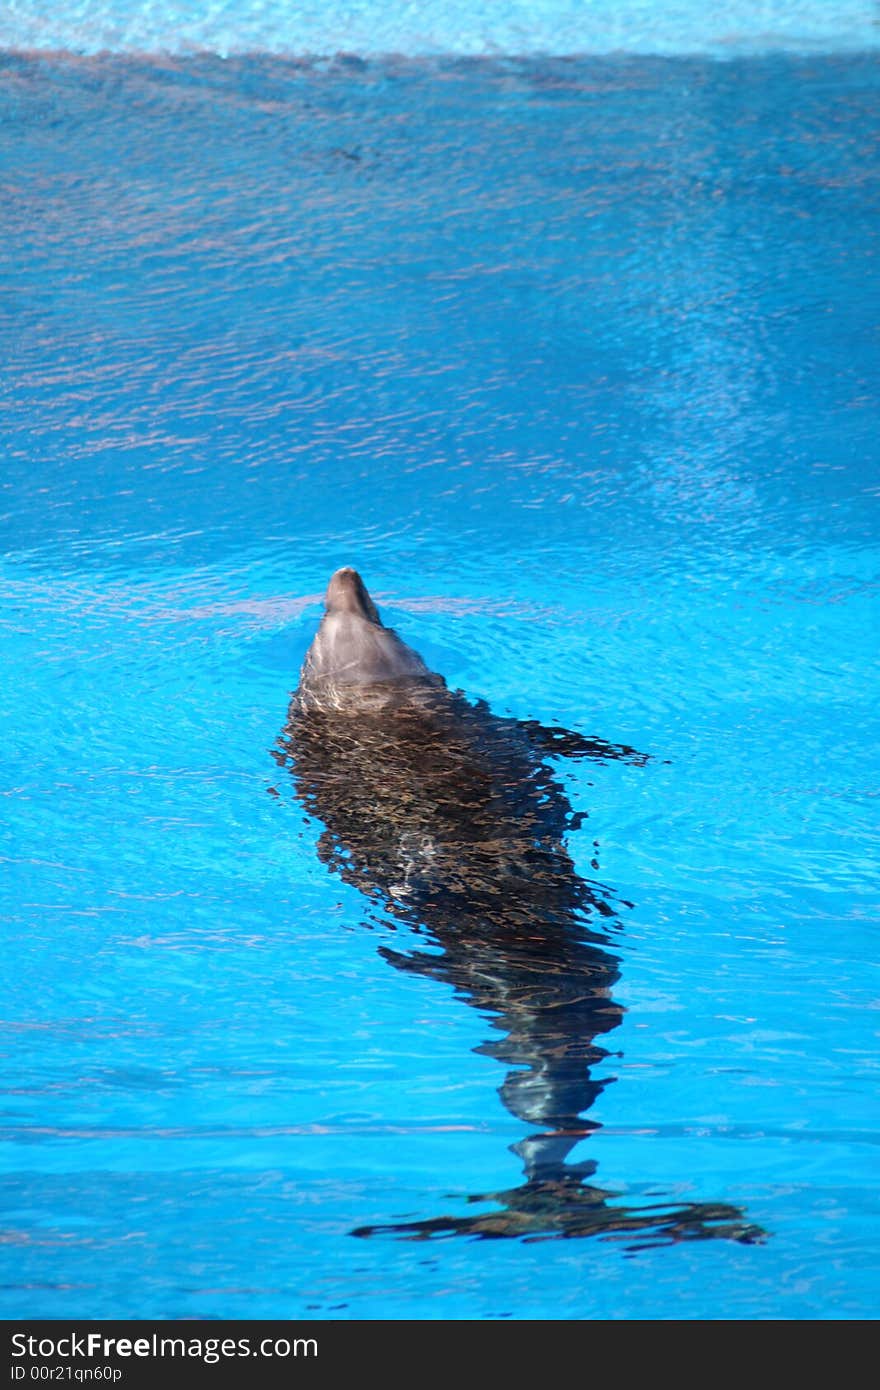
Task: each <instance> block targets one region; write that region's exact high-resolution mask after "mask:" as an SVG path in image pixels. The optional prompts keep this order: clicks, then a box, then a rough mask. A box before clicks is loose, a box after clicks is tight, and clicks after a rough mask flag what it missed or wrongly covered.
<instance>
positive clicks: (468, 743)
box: [274, 568, 763, 1248]
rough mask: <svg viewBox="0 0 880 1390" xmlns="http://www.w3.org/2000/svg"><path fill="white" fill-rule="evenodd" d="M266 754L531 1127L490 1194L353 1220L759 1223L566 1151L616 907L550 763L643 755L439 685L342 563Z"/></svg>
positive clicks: (737, 1227)
mask: <svg viewBox="0 0 880 1390" xmlns="http://www.w3.org/2000/svg"><path fill="white" fill-rule="evenodd" d="M274 756H275V758H276V761H277V762H278V763H279V765H281V766H285V767H288V768H289V769H290V771H291V772H292V775H293V779H294V784H295V790H296V794H297V796H298V799H299V800H300V802H301V803H302V805H303V806H304V807H305V809H306V810H307V812H308V813H309V814H310V815H311V816H312V817H313V818H314V819H315V820H316V821H318V822H320V823H321V824H322V825H323V827H324V829H323V832H322V833H321V835H320V838H319V841H318V847H317V848H318V855H319V857H320V859H321V860H322V861H323V863H324V864H326V866H327V867H328V868H329V869H330V870H332V871H333V872H334V873H336V874H338V875H339V876H340V877H341V878H342V879H343V880H344V881H345V882H346V883H349V884H352V885H353V886H354V887H356V888H358V889H359V890H360V891H361V892H362V893H363V894H364V895H365V896H366V897H367V898H368V899H369V900H370V901H371V902H372V904H373V905H374V908H377V909H378V910H379V911H381V912H382V913H384V914H385V916H386V918H387V919H390V920H392V921H394V922H396V923H397V922H402V923H405V924H407V925H408V926H409V927H410V928H411V929H412V931H413V932H414V933H416V934H417V935H420V936H421V937H422V938H423V939H426V940H427V942H428V944H429V945H430V946H432V947H433V948H434V949H433V950H430V951H420V950H414V951H409V952H404V951H398V950H394V949H391V948H390V947H388V946H386V945H382V946H381V947H380V948H379V949H380V954H381V955H382V956H383V957H384V958H385V960H386V961H388V962H389V963H391V964H393V965H394V966H396V967H398V968H399V969H402V970H408V971H416V972H418V973H420V974H422V975H425V976H430V977H432V978H434V979H437V980H441V981H444V982H446V983H447V984H451V985H452V986H453V988H454V990H455V992H456V994H457V995H458V996H459V997H460V998H462V999H464V1000H466V1001H467V1002H468V1003H469V1004H471V1005H472V1006H473V1007H474V1008H475V1009H477V1010H478V1011H479V1013H480V1014H481V1015H482V1016H484V1017H485V1018H487V1019H488V1020H489V1021H490V1023H491V1027H492V1037H491V1038H490V1039H489V1040H488V1041H487V1042H486V1043H485V1044H483V1045H481V1046H480V1048H478V1049H477V1050H478V1051H479V1052H481V1053H484V1054H487V1055H489V1056H492V1057H494V1058H496V1059H497V1060H498V1061H500V1062H502V1063H504V1064H505V1066H507V1067H508V1068H509V1071H508V1073H507V1076H506V1079H505V1080H504V1082H503V1084H502V1085H501V1087H500V1095H501V1099H502V1101H503V1103H504V1105H505V1106H506V1107H507V1109H508V1110H509V1111H510V1113H511V1114H513V1115H514V1116H515V1117H516V1118H518V1119H519V1120H521V1121H523V1122H524V1124H525V1125H527V1126H528V1127H529V1128H530V1129H531V1130H533V1131H536V1132H533V1133H531V1134H529V1135H528V1136H527V1137H526V1138H525V1139H523V1140H522V1141H521V1142H520V1143H518V1144H516V1145H514V1146H513V1148H514V1152H516V1153H517V1154H518V1156H519V1157H520V1159H521V1161H522V1162H523V1165H524V1176H525V1181H524V1182H523V1183H522V1184H521V1185H520V1186H518V1187H515V1188H512V1189H510V1190H508V1191H504V1192H496V1193H484V1194H477V1195H471V1196H469V1197H468V1201H469V1202H476V1203H489V1202H491V1203H493V1204H494V1209H492V1210H489V1211H483V1212H480V1213H478V1214H474V1215H467V1216H463V1217H452V1216H450V1217H445V1216H439V1217H434V1218H427V1219H425V1220H421V1221H407V1222H401V1223H397V1224H388V1225H382V1226H365V1227H359V1228H357V1229H356V1230H355V1231H354V1232H353V1234H355V1235H360V1236H368V1235H373V1234H377V1233H380V1232H384V1233H396V1234H399V1235H404V1236H409V1237H411V1238H427V1237H430V1236H435V1235H451V1234H465V1235H470V1236H482V1237H502V1236H521V1237H527V1238H532V1239H537V1238H548V1237H553V1236H567V1237H571V1236H587V1235H606V1236H609V1237H610V1236H615V1237H617V1238H619V1239H625V1238H627V1237H630V1236H631V1237H632V1238H633V1240H634V1241H635V1243H636V1246H637V1245H639V1244H644V1243H646V1242H650V1243H658V1242H660V1243H664V1242H667V1243H669V1242H675V1241H681V1240H693V1239H706V1238H710V1237H713V1236H714V1237H726V1238H729V1239H734V1240H739V1241H743V1242H752V1241H755V1240H759V1239H761V1238H762V1236H763V1232H761V1231H760V1229H759V1228H757V1227H755V1226H752V1225H749V1224H748V1223H747V1222H746V1221H745V1219H744V1215H743V1212H742V1211H741V1210H740V1209H739V1208H738V1207H734V1206H730V1205H728V1204H725V1203H707V1202H694V1203H673V1204H665V1203H657V1204H649V1205H643V1206H638V1207H637V1206H623V1205H616V1204H615V1203H614V1200H613V1199H614V1197H615V1195H616V1194H614V1193H610V1192H605V1191H603V1190H602V1189H600V1188H598V1187H596V1186H591V1185H589V1184H588V1183H587V1182H586V1179H587V1178H589V1177H591V1176H592V1175H593V1173H594V1172H595V1168H596V1164H595V1163H594V1162H592V1161H587V1162H581V1163H578V1164H569V1163H567V1162H566V1160H567V1157H568V1155H569V1153H570V1151H571V1150H572V1148H573V1147H574V1146H575V1145H576V1144H577V1143H579V1142H580V1141H581V1140H583V1139H585V1138H586V1137H587V1136H588V1135H589V1134H590V1133H591V1132H593V1131H595V1130H596V1129H597V1128H598V1127H599V1126H598V1125H597V1124H596V1123H595V1122H591V1121H590V1120H589V1119H588V1118H586V1112H587V1111H588V1110H589V1108H590V1106H591V1105H592V1104H593V1102H594V1101H595V1099H596V1097H597V1096H598V1094H599V1093H600V1092H601V1090H602V1089H603V1088H604V1086H605V1085H606V1084H607V1080H597V1079H594V1078H593V1077H592V1076H591V1069H592V1068H594V1067H595V1066H596V1064H597V1063H599V1062H601V1061H602V1060H603V1059H604V1058H605V1057H607V1056H608V1055H609V1054H608V1052H607V1050H606V1049H605V1048H604V1047H603V1046H602V1045H601V1044H600V1043H599V1042H597V1039H599V1038H604V1037H605V1036H606V1035H607V1034H608V1033H610V1032H611V1031H612V1030H613V1029H614V1028H616V1027H617V1025H618V1024H619V1023H620V1021H621V1018H622V1015H623V1009H622V1008H621V1006H620V1005H619V1004H617V1003H616V1002H615V1001H614V999H613V997H612V988H613V986H614V983H615V981H616V980H617V979H618V978H619V971H618V959H617V957H616V956H615V955H614V954H612V952H611V951H609V949H608V945H609V941H608V936H607V933H606V932H604V931H602V930H601V923H602V922H606V925H607V919H610V918H613V917H614V916H615V911H614V908H613V907H612V906H611V905H610V904H609V903H608V901H607V898H608V896H609V891H608V890H607V889H605V888H603V887H602V885H600V884H598V883H594V882H587V881H586V880H585V879H583V878H582V877H581V876H580V875H579V874H578V873H577V872H576V869H575V865H574V862H573V860H572V858H571V856H570V854H569V852H568V849H567V848H566V838H567V836H568V834H569V833H570V832H571V831H572V830H574V829H576V828H577V827H578V825H579V824H580V821H581V819H582V816H581V815H580V814H579V813H575V812H573V810H572V807H571V805H570V803H569V801H568V799H567V797H566V795H565V792H564V790H563V788H562V786H561V785H560V783H559V781H558V779H557V777H556V775H555V773H554V771H553V768H552V766H551V764H550V761H549V760H550V759H555V758H558V757H568V758H590V759H594V760H597V761H598V762H600V763H601V762H606V761H607V760H609V759H621V760H623V761H626V762H629V763H632V764H635V765H643V764H644V763H645V762H646V761H647V758H646V756H645V755H644V754H640V753H637V752H636V750H635V749H633V748H631V747H628V746H627V745H624V744H613V743H607V742H605V741H604V740H602V739H597V738H586V737H584V736H583V735H581V734H579V733H575V732H572V731H570V730H567V729H563V728H559V727H556V726H551V727H546V726H543V725H541V724H540V723H538V722H536V721H531V720H518V719H514V718H510V717H501V716H498V715H495V714H493V713H492V712H491V711H490V709H489V707H488V705H486V704H485V703H484V702H476V703H472V702H470V701H469V700H467V699H466V698H465V696H464V695H462V694H461V693H459V692H453V691H450V690H449V689H448V688H447V686H446V683H445V681H444V680H443V678H442V677H441V676H439V675H437V674H436V673H434V672H432V671H430V670H429V669H428V667H427V666H426V665H425V663H424V662H423V661H422V659H421V657H420V656H418V655H417V653H416V652H414V651H413V650H412V648H410V647H408V646H407V645H406V643H404V642H403V641H402V640H401V638H400V637H398V635H397V634H396V633H395V632H394V631H392V630H391V629H390V628H386V627H385V626H384V625H383V623H382V621H381V619H380V617H379V614H378V611H377V609H376V606H375V604H374V603H373V600H372V599H371V598H370V595H369V593H368V592H367V589H366V586H365V585H364V583H363V580H362V579H361V577H360V575H359V574H358V573H357V571H356V570H354V569H351V568H344V569H340V570H337V571H336V573H335V574H334V575H333V576H332V578H331V580H330V584H329V586H328V589H327V595H326V611H325V613H324V616H323V619H322V620H321V623H320V626H319V628H318V631H317V634H316V636H315V638H314V641H313V642H312V644H311V646H310V647H309V650H308V652H307V655H306V658H305V661H304V663H303V667H302V670H301V673H300V679H299V685H298V687H297V690H296V692H295V693H294V695H293V698H292V700H291V704H290V709H289V713H288V720H287V724H286V726H285V728H284V730H283V732H282V734H281V736H280V738H279V740H278V744H277V747H276V749H275V750H274ZM593 865H594V867H597V866H596V862H595V859H594V860H593ZM437 948H439V951H438V949H437ZM609 1079H613V1078H609ZM634 1248H635V1247H634Z"/></svg>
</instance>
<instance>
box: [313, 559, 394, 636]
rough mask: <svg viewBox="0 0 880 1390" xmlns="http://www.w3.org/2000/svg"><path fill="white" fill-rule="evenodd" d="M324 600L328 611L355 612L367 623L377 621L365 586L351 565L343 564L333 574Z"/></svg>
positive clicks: (377, 614)
mask: <svg viewBox="0 0 880 1390" xmlns="http://www.w3.org/2000/svg"><path fill="white" fill-rule="evenodd" d="M325 602H326V605H327V612H328V613H357V614H358V616H359V617H361V618H365V619H366V621H367V622H369V623H377V624H378V623H379V613H378V611H377V609H376V605H375V604H374V602H373V600H372V599H371V598H370V595H369V593H368V592H367V586H366V584H365V583H364V581H363V580H362V579H361V577H360V575H359V574H358V572H357V570H356V569H353V568H352V567H351V565H344V566H343V568H342V569H339V570H337V571H336V573H335V574H334V575H333V577H332V578H331V580H330V583H329V584H328V585H327V597H326V600H325ZM380 625H381V624H380Z"/></svg>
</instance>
